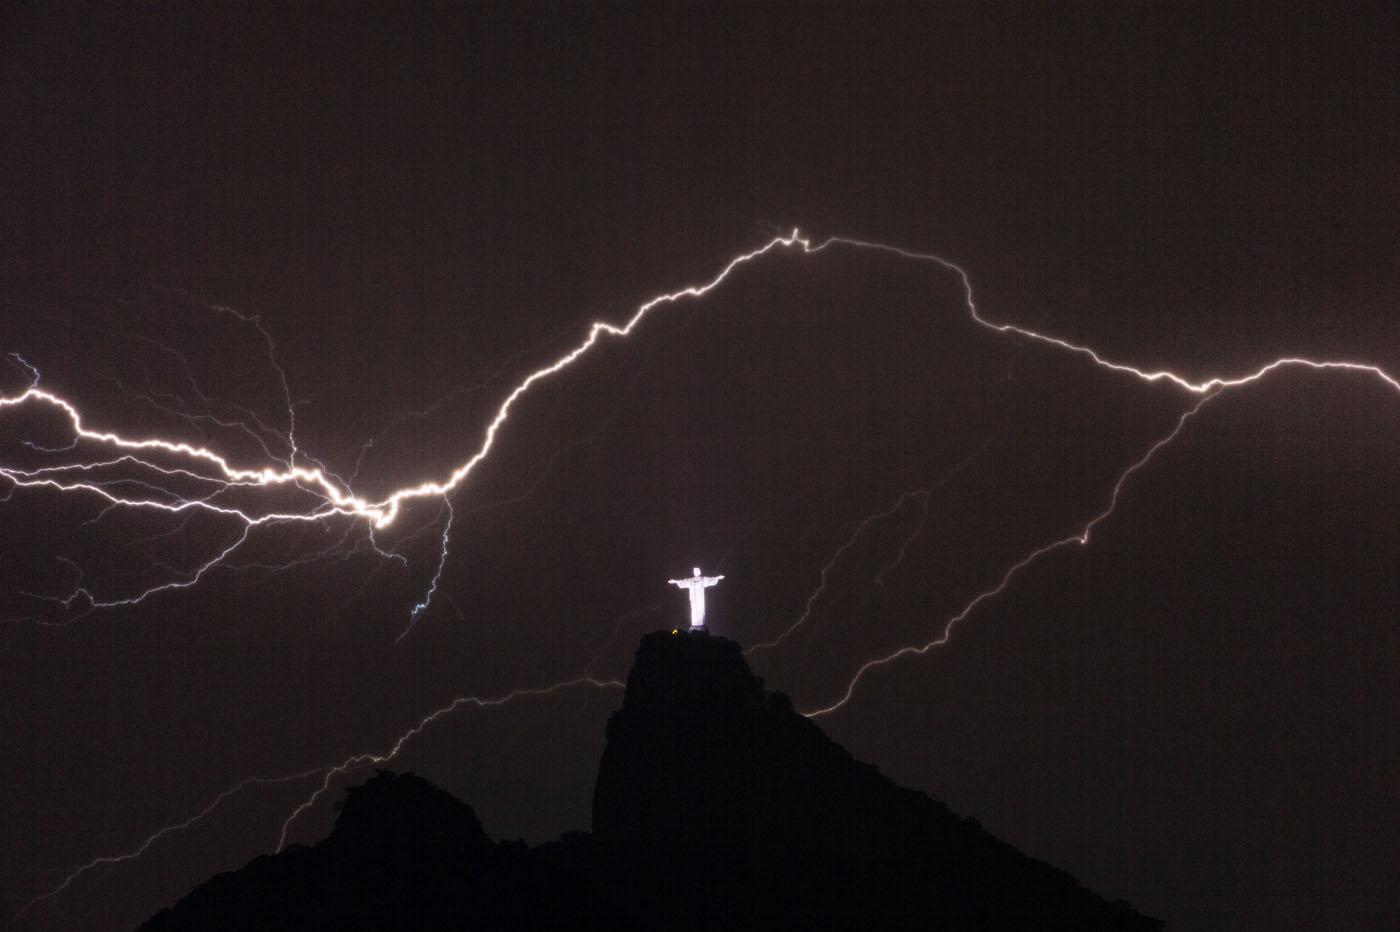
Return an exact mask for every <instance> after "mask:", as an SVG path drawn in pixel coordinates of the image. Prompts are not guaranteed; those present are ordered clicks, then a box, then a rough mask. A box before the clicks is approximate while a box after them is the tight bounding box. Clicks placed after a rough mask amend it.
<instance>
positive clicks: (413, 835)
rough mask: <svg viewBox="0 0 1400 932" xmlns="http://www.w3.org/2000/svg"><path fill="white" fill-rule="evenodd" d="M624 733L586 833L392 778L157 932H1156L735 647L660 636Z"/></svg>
mask: <svg viewBox="0 0 1400 932" xmlns="http://www.w3.org/2000/svg"><path fill="white" fill-rule="evenodd" d="M607 737H608V741H607V747H606V749H605V750H604V752H603V758H602V761H601V762H600V764H599V768H598V782H597V786H596V789H595V791H594V798H593V833H592V834H591V835H590V834H586V833H583V832H574V833H570V834H568V835H565V836H564V837H563V838H562V839H560V840H559V841H556V842H552V843H550V844H547V845H542V846H538V847H534V848H531V847H527V846H526V845H524V844H523V843H520V842H507V843H500V844H498V843H494V842H492V841H491V840H490V839H489V838H488V837H487V836H486V834H485V832H484V831H483V830H482V827H481V823H480V822H479V821H478V820H477V818H476V815H475V813H473V812H472V810H471V808H470V807H469V806H467V805H466V804H465V803H462V802H460V801H458V800H456V799H454V798H453V797H451V796H449V795H448V794H447V793H445V792H443V791H442V790H439V789H437V788H436V787H434V786H432V785H431V784H430V783H428V782H427V781H425V780H423V779H421V778H419V777H416V776H413V775H411V774H408V775H395V774H392V773H389V772H386V771H380V772H379V773H378V774H377V775H376V776H375V777H374V778H372V779H371V780H369V781H368V782H367V783H365V784H364V785H362V786H359V787H355V788H353V789H351V790H349V791H348V793H347V794H346V798H345V802H344V804H343V807H342V809H341V812H340V817H339V819H338V821H337V822H336V825H335V828H334V830H333V831H332V832H331V834H330V836H329V837H327V838H326V839H324V840H323V841H321V842H319V843H317V844H316V845H313V846H311V847H305V846H293V847H290V848H288V849H287V850H285V851H283V852H281V853H280V854H276V855H269V856H266V857H261V858H258V859H256V860H254V861H253V862H252V863H250V864H249V865H247V866H246V867H244V868H243V869H242V870H238V871H232V872H229V873H226V874H220V875H219V876H217V877H214V878H213V879H212V880H210V881H209V882H207V883H206V884H204V885H203V886H201V887H199V888H197V889H196V890H194V891H193V892H192V893H190V894H189V895H188V896H186V897H184V898H183V899H182V900H180V902H179V903H177V904H176V905H175V906H174V907H173V908H171V909H167V910H163V911H162V912H160V913H159V914H157V915H156V916H155V917H154V918H152V919H151V920H150V921H149V922H147V923H146V924H145V925H144V926H142V930H144V932H169V930H185V929H191V930H193V929H198V930H223V929H228V930H234V929H238V930H245V929H247V930H251V929H259V930H273V929H298V930H307V929H338V930H344V929H397V930H415V929H501V930H505V929H521V930H526V929H528V930H542V929H565V928H568V929H593V928H597V929H603V928H606V929H649V930H650V929H673V930H699V929H763V930H774V929H803V930H806V932H810V930H812V929H835V928H875V929H882V930H883V929H906V928H907V929H915V928H917V929H928V928H950V929H959V930H981V929H997V930H1011V929H1017V930H1037V932H1040V930H1055V929H1063V930H1110V929H1112V930H1151V929H1160V928H1161V923H1160V922H1158V921H1156V920H1153V919H1148V918H1146V917H1143V916H1141V915H1139V914H1137V913H1135V912H1134V911H1133V910H1132V909H1131V908H1130V907H1128V906H1127V905H1126V904H1123V903H1108V902H1105V901H1104V900H1103V899H1101V898H1100V897H1098V896H1096V895H1095V894H1093V893H1091V892H1089V891H1088V890H1085V889H1084V888H1083V887H1081V886H1080V885H1079V883H1078V882H1077V881H1076V880H1075V879H1074V878H1073V877H1071V876H1069V875H1068V874H1066V873H1064V872H1062V871H1059V870H1057V869H1055V868H1053V867H1050V866H1049V865H1047V864H1043V863H1041V862H1039V861H1036V860H1033V859H1031V858H1028V857H1026V856H1025V855H1023V854H1021V853H1020V852H1018V851H1016V850H1015V849H1014V848H1012V847H1011V846H1010V845H1007V844H1006V843H1004V842H1001V841H998V840H997V839H995V838H993V837H992V836H991V835H989V834H987V833H986V832H984V831H983V830H982V829H981V827H980V826H979V825H978V824H977V823H976V822H975V821H973V820H969V819H963V818H961V817H959V816H957V815H955V814H953V813H952V812H951V811H949V809H948V808H947V807H946V806H944V805H943V804H942V803H940V802H938V801H937V800H935V799H933V798H932V797H930V796H928V795H926V794H924V793H919V792H916V791H914V790H908V789H903V788H901V787H898V786H896V785H895V784H894V783H892V782H890V781H889V780H888V779H887V778H885V777H884V776H882V775H881V774H880V773H879V772H878V771H877V770H876V769H875V768H874V767H872V766H870V765H868V764H862V763H860V762H858V761H856V760H855V759H853V758H852V757H851V755H850V754H849V753H847V752H846V751H845V750H844V749H843V748H842V747H841V746H840V745H838V744H836V743H835V742H834V741H832V740H831V739H829V738H828V737H827V736H826V735H825V733H823V732H822V730H821V729H820V728H818V727H817V726H816V725H815V724H813V723H812V722H811V721H809V720H807V719H805V718H803V717H802V716H800V715H798V714H797V713H796V712H794V711H793V709H792V705H791V702H790V701H789V700H788V699H787V697H786V696H784V695H783V694H782V693H778V692H768V691H766V690H764V688H763V682H762V680H760V679H759V678H758V677H756V676H754V675H753V673H752V672H751V671H750V670H749V667H748V664H747V663H746V662H745V660H744V657H743V652H742V651H741V649H740V647H739V645H738V644H737V643H735V642H734V641H730V640H728V639H725V638H719V637H712V636H710V635H707V634H703V633H697V634H687V633H678V634H666V633H657V634H651V635H648V636H646V637H644V638H643V639H642V642H641V646H640V648H639V649H638V651H637V660H636V664H635V666H634V667H633V669H632V672H631V675H630V676H629V677H628V680H627V692H626V696H625V697H624V699H623V704H622V708H621V709H620V710H619V711H618V712H617V713H615V714H614V715H613V717H612V719H611V720H610V721H609V723H608V735H607Z"/></svg>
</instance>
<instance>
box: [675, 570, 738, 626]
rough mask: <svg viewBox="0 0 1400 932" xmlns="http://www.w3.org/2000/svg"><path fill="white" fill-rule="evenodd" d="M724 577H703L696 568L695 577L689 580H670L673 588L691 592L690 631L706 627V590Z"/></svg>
mask: <svg viewBox="0 0 1400 932" xmlns="http://www.w3.org/2000/svg"><path fill="white" fill-rule="evenodd" d="M723 578H724V577H723V576H701V575H700V567H698V566H697V567H695V575H694V576H692V577H690V578H689V579H668V580H666V581H667V582H669V583H670V584H671V585H673V586H680V587H681V588H682V589H689V590H690V630H691V631H694V630H695V629H697V628H703V627H704V626H705V590H706V588H708V587H710V586H713V585H714V584H715V583H717V582H719V581H720V580H721V579H723Z"/></svg>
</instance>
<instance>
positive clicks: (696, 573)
mask: <svg viewBox="0 0 1400 932" xmlns="http://www.w3.org/2000/svg"><path fill="white" fill-rule="evenodd" d="M695 575H696V576H699V575H700V567H698V566H697V567H696V568H695Z"/></svg>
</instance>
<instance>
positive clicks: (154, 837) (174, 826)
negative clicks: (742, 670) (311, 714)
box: [8, 676, 624, 926]
mask: <svg viewBox="0 0 1400 932" xmlns="http://www.w3.org/2000/svg"><path fill="white" fill-rule="evenodd" d="M581 686H589V687H593V688H595V689H621V688H622V687H623V686H624V684H623V683H622V681H620V680H603V679H597V678H595V677H591V676H580V677H575V678H574V679H571V680H563V681H560V682H558V683H555V684H553V685H552V686H542V687H531V688H522V689H514V690H511V691H510V692H508V693H506V694H504V695H502V696H497V697H495V698H488V699H483V698H481V697H479V696H459V697H457V698H456V699H453V700H452V701H451V702H449V703H448V704H447V705H444V706H442V707H441V708H438V709H435V710H433V711H432V712H429V713H428V714H427V715H425V716H423V718H421V719H419V720H418V722H416V723H415V724H414V725H413V726H412V727H410V728H408V729H407V730H406V731H404V732H403V733H402V734H400V735H399V736H398V738H396V739H395V740H394V742H393V743H392V744H391V745H390V747H389V749H388V750H386V751H383V752H379V753H363V754H356V755H353V756H351V757H347V758H346V759H345V760H343V761H340V762H339V763H335V764H328V765H326V766H324V767H313V768H311V769H309V770H302V771H300V772H298V773H293V774H286V775H284V776H280V777H261V776H254V777H247V778H245V779H243V780H240V781H239V782H238V783H236V784H234V785H233V786H231V787H229V788H228V789H226V790H224V791H223V792H222V793H220V794H219V795H217V796H215V797H214V799H213V800H211V801H210V802H209V803H208V805H206V806H204V808H202V809H200V810H199V811H198V812H196V813H194V814H193V815H191V816H189V817H188V818H185V819H182V820H181V821H179V822H172V823H171V824H169V825H166V826H165V827H163V828H161V829H158V830H157V831H155V832H152V833H151V834H150V835H148V836H146V838H145V839H144V840H142V841H141V843H140V844H138V845H136V846H135V847H134V848H132V849H131V850H129V851H125V852H122V853H121V854H113V855H103V856H102V857H96V858H93V859H92V860H90V861H88V862H87V863H85V864H82V865H80V866H79V867H77V868H75V869H74V870H73V871H72V872H71V873H69V874H68V875H67V876H66V877H64V878H63V880H62V881H61V882H60V883H59V884H58V885H57V886H55V887H54V888H53V889H51V890H49V891H47V892H45V893H42V894H40V895H39V896H36V897H34V899H32V900H30V901H29V902H28V903H26V904H24V906H22V907H21V908H20V909H19V910H18V911H17V912H16V913H15V914H14V916H12V917H11V918H10V922H9V923H8V925H11V926H12V925H14V924H15V923H16V922H17V921H19V919H20V917H21V916H23V915H24V914H25V913H26V912H28V911H29V910H30V909H32V908H33V907H34V906H37V905H38V904H40V903H42V902H44V901H45V900H49V899H52V898H53V897H55V896H57V895H59V894H60V893H62V892H63V891H64V890H67V889H68V888H69V887H71V886H72V885H73V883H74V882H76V881H77V880H78V879H79V878H80V877H82V876H83V875H84V874H87V873H88V872H89V871H92V870H94V869H96V868H99V867H106V866H111V865H114V864H121V863H123V862H126V861H133V860H136V859H137V858H139V857H141V856H142V855H144V854H145V853H146V852H147V851H149V850H150V849H151V847H152V846H153V845H155V844H156V843H157V842H159V841H160V840H161V839H162V838H166V837H167V836H170V835H173V834H176V833H178V832H182V831H184V830H186V829H188V828H191V827H193V826H194V825H196V824H198V823H199V822H201V821H203V820H204V819H206V818H208V817H209V816H210V815H211V814H212V813H214V811H215V810H217V809H218V808H219V807H220V806H222V805H223V804H224V803H226V802H227V801H228V800H230V799H232V798H233V797H234V796H237V795H238V794H239V793H241V792H242V791H243V790H245V789H247V788H248V787H250V786H272V785H277V784H283V783H295V782H297V781H300V780H309V779H311V778H312V777H320V778H321V785H320V786H319V787H317V788H316V790H315V791H314V792H312V794H311V795H310V796H308V797H307V798H306V799H305V800H303V801H302V802H301V803H300V804H298V805H297V807H296V808H295V809H293V810H292V812H291V814H289V815H288V816H287V818H286V820H285V821H283V823H282V828H281V831H280V833H279V835H278V837H277V849H276V850H278V851H281V850H282V849H283V848H284V847H285V846H286V843H287V832H288V831H289V830H290V829H291V827H292V823H293V822H295V821H296V819H297V817H299V816H300V815H301V814H302V813H304V812H306V811H307V810H308V809H310V808H311V807H312V806H314V805H315V804H316V801H317V800H319V799H320V798H321V797H322V796H323V795H325V793H326V792H327V790H329V789H330V785H331V781H332V780H334V779H335V777H336V776H338V775H343V774H346V773H348V772H349V771H351V770H353V769H355V768H356V767H364V766H375V765H379V764H384V763H388V762H389V761H391V760H393V759H394V758H395V757H397V756H398V754H399V752H401V751H402V750H403V749H404V746H405V745H407V744H408V743H409V742H410V741H411V740H413V739H414V738H415V737H417V736H418V735H420V734H422V733H423V731H424V729H426V728H427V727H428V726H430V725H432V724H433V723H434V722H436V721H438V720H440V719H442V718H445V717H447V716H449V715H452V714H454V713H456V712H460V711H462V710H464V709H490V708H498V707H500V706H503V705H506V704H507V703H510V702H513V701H514V700H516V699H524V698H539V697H543V696H549V695H553V694H554V693H557V692H562V691H564V690H568V689H575V688H578V687H581Z"/></svg>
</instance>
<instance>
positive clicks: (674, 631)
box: [671, 628, 681, 634]
mask: <svg viewBox="0 0 1400 932" xmlns="http://www.w3.org/2000/svg"><path fill="white" fill-rule="evenodd" d="M671 633H672V634H680V633H681V629H680V628H672V629H671Z"/></svg>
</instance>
